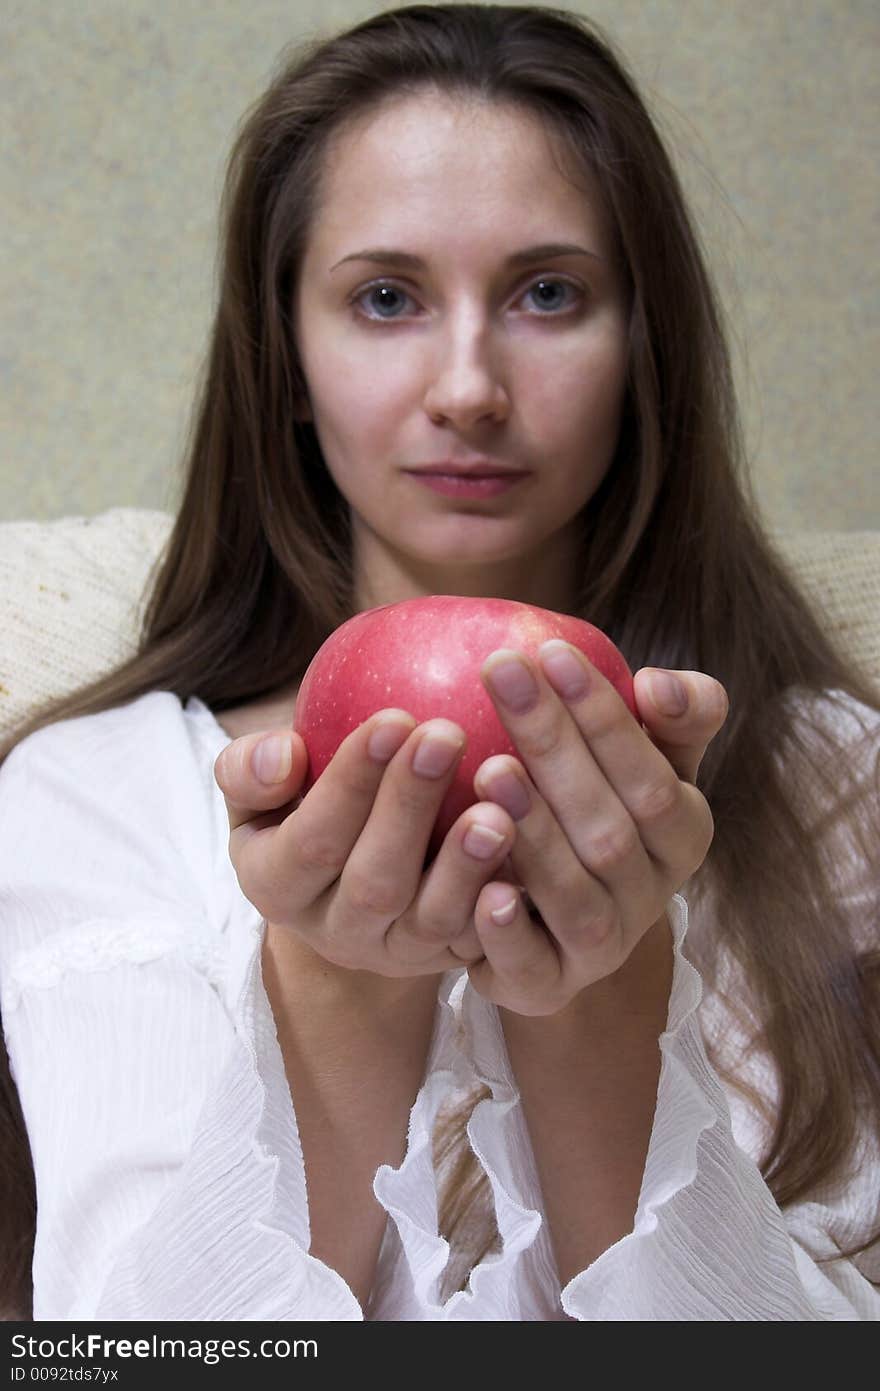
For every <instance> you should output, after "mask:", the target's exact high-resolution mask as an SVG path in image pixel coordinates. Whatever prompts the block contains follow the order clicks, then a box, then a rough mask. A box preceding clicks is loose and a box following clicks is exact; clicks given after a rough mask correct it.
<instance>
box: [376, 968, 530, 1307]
mask: <svg viewBox="0 0 880 1391" xmlns="http://www.w3.org/2000/svg"><path fill="white" fill-rule="evenodd" d="M473 994H474V992H473V990H471V989H470V987H469V985H468V980H467V976H466V974H465V973H463V972H459V973H455V972H450V973H449V974H448V975H447V976H445V977H444V978H443V982H442V984H441V987H440V993H439V1000H438V1004H439V1010H438V1016H437V1023H436V1027H435V1034H434V1040H433V1044H432V1050H431V1054H430V1056H429V1063H428V1069H427V1074H426V1080H425V1083H424V1085H423V1087H422V1089H421V1091H420V1093H419V1096H418V1098H417V1099H416V1103H415V1106H414V1107H413V1111H412V1116H411V1121H410V1129H409V1144H408V1149H407V1154H406V1156H405V1158H404V1161H403V1163H402V1164H401V1165H400V1167H399V1168H397V1169H392V1168H391V1167H389V1166H388V1165H383V1166H382V1167H381V1168H380V1169H379V1171H378V1173H377V1175H376V1179H375V1183H374V1192H375V1195H376V1197H377V1199H378V1200H379V1202H380V1203H381V1204H382V1206H383V1207H385V1208H386V1209H387V1211H388V1212H389V1214H390V1216H391V1218H392V1220H393V1221H394V1223H395V1225H396V1227H397V1231H398V1235H399V1237H400V1243H401V1246H402V1248H403V1253H404V1256H405V1259H406V1261H407V1264H408V1266H409V1271H410V1276H411V1279H412V1284H413V1291H414V1295H415V1298H416V1300H417V1301H418V1304H419V1308H420V1315H421V1317H422V1318H425V1319H442V1320H447V1319H448V1320H471V1319H504V1318H518V1317H521V1315H520V1314H519V1312H518V1311H519V1291H518V1281H517V1279H516V1278H515V1268H516V1265H517V1262H518V1260H519V1256H520V1253H521V1252H522V1251H524V1250H525V1249H526V1248H527V1247H529V1246H531V1245H532V1243H533V1242H534V1240H535V1236H536V1234H537V1232H538V1230H539V1228H540V1226H541V1215H540V1212H539V1211H538V1210H537V1209H536V1207H535V1206H533V1205H530V1204H528V1203H522V1202H520V1201H518V1200H517V1198H516V1197H515V1196H514V1195H513V1192H512V1189H513V1187H514V1186H515V1185H514V1184H512V1183H510V1181H509V1179H508V1176H507V1175H506V1174H505V1167H506V1166H505V1162H504V1157H503V1156H504V1150H503V1147H504V1146H505V1145H506V1144H508V1143H510V1142H509V1140H508V1139H507V1132H508V1131H509V1129H510V1128H511V1127H513V1128H516V1127H517V1126H518V1124H519V1123H520V1122H521V1116H520V1115H518V1114H517V1112H518V1097H517V1094H516V1092H515V1089H513V1088H512V1087H511V1086H510V1085H509V1083H507V1082H499V1081H491V1082H490V1080H489V1078H488V1077H484V1076H482V1075H481V1074H480V1071H479V1069H478V1068H476V1067H475V1066H474V1056H475V1054H474V1049H473V1037H472V1035H473V1029H474V1020H473V1019H472V1018H471V1016H470V1012H469V1010H468V1008H467V1005H466V1003H465V1002H466V1001H467V1000H468V999H469V997H470V996H472V995H473ZM483 1003H484V1004H485V1002H483ZM486 1008H487V1009H488V1010H489V1011H491V1013H492V1014H494V1015H495V1016H496V1019H497V1011H495V1010H494V1007H493V1006H491V1005H487V1006H486ZM483 1027H484V1023H483V1021H477V1032H481V1031H482V1029H483ZM490 1027H491V1020H490ZM479 1051H480V1050H479V1049H478V1050H477V1052H478V1053H479ZM481 1082H486V1083H488V1084H489V1085H490V1087H491V1090H492V1096H491V1098H487V1099H486V1100H483V1101H480V1102H478V1103H477V1105H476V1106H475V1108H474V1111H473V1113H472V1115H471V1118H470V1120H469V1122H468V1127H467V1133H468V1138H469V1140H470V1143H471V1146H472V1148H473V1150H474V1152H475V1154H476V1156H477V1159H478V1161H479V1162H480V1163H481V1164H482V1166H483V1168H484V1170H485V1172H486V1175H487V1177H488V1179H489V1183H490V1186H491V1190H492V1196H493V1200H494V1204H495V1214H496V1221H497V1223H498V1229H499V1233H500V1235H501V1239H502V1249H501V1251H500V1252H498V1253H495V1254H491V1255H488V1256H486V1257H485V1258H484V1259H483V1260H481V1261H480V1262H479V1263H478V1264H477V1265H475V1266H474V1268H473V1269H472V1271H471V1273H470V1278H469V1281H468V1285H467V1287H466V1288H465V1289H463V1290H457V1291H455V1293H453V1294H452V1295H450V1296H449V1298H448V1299H446V1300H442V1299H441V1298H440V1295H439V1292H438V1281H439V1277H440V1276H441V1275H442V1273H443V1270H444V1269H445V1267H446V1264H447V1261H448V1260H449V1257H450V1248H449V1243H448V1242H447V1241H446V1240H445V1238H444V1237H442V1236H441V1235H440V1232H439V1230H438V1210H437V1183H436V1175H435V1169H434V1162H433V1145H432V1137H433V1133H434V1129H435V1126H436V1123H437V1117H438V1113H439V1111H440V1109H441V1106H443V1105H444V1104H446V1103H448V1101H449V1098H450V1093H451V1092H456V1091H457V1092H459V1093H460V1094H464V1093H465V1092H471V1091H473V1090H474V1088H475V1087H476V1086H478V1085H479V1084H480V1083H481ZM499 1146H501V1147H502V1148H500V1149H499V1148H498V1147H499Z"/></svg>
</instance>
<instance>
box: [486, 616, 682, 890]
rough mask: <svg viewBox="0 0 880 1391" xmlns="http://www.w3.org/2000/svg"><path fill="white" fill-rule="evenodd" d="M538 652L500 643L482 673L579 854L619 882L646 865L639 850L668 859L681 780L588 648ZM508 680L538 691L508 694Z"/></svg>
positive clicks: (677, 828)
mask: <svg viewBox="0 0 880 1391" xmlns="http://www.w3.org/2000/svg"><path fill="white" fill-rule="evenodd" d="M539 655H540V663H532V662H530V661H529V660H528V658H526V657H524V656H523V655H522V654H521V653H515V652H513V651H506V650H503V649H502V650H499V651H497V652H495V653H492V654H491V655H490V657H489V658H488V659H487V661H486V663H485V664H484V667H483V674H484V676H485V678H486V681H487V685H488V687H489V690H490V693H492V695H493V700H494V702H495V706H496V709H497V711H498V715H499V718H500V719H501V721H502V723H503V724H504V726H505V728H506V729H507V731H508V733H509V734H510V737H511V739H512V741H513V743H514V744H515V746H516V749H517V752H518V753H519V755H520V757H521V758H522V761H523V763H524V764H525V766H526V768H527V770H528V773H529V775H530V777H531V779H532V781H533V783H534V784H535V786H536V787H537V789H538V791H539V792H540V793H541V795H542V796H543V798H544V800H545V801H546V802H547V804H548V806H549V807H550V808H551V810H552V813H553V815H554V816H555V817H556V819H557V820H558V822H559V824H560V826H561V827H562V829H563V831H564V832H565V834H566V835H567V836H568V839H569V840H570V842H571V845H572V847H573V848H574V851H575V853H576V854H577V857H578V859H579V860H580V861H581V863H582V864H583V865H585V866H586V867H587V869H588V870H589V871H590V872H591V873H593V874H595V875H596V876H597V877H598V878H599V879H600V880H601V881H602V883H603V884H606V885H608V886H609V887H611V888H615V887H616V886H617V885H619V884H621V883H623V884H625V883H626V882H627V881H628V880H629V879H631V878H632V877H633V876H635V875H638V874H640V873H643V872H644V871H645V870H646V869H647V868H648V866H647V864H646V863H645V861H644V860H643V859H640V856H642V855H645V854H649V855H651V856H652V857H655V858H658V859H662V860H664V861H665V860H666V859H667V857H668V856H669V854H670V850H672V852H673V853H674V847H675V845H676V843H677V842H676V838H677V837H680V835H681V834H682V831H683V829H686V828H687V818H686V808H685V804H684V797H683V796H682V791H681V786H682V785H681V783H680V781H679V779H678V778H677V777H676V775H675V772H674V771H673V769H672V768H671V767H670V765H669V762H668V760H667V759H666V758H664V756H663V754H662V753H660V751H659V750H658V749H657V748H656V747H655V745H654V744H653V742H652V740H651V738H650V736H649V735H648V734H647V733H646V732H645V731H644V730H643V729H642V728H641V726H640V724H639V723H638V721H637V720H635V719H633V717H632V714H631V713H630V711H629V709H628V708H627V706H626V705H625V703H624V701H623V700H622V699H621V697H620V695H619V694H618V692H617V691H616V690H615V689H614V687H613V686H612V685H611V683H610V682H609V681H607V680H606V679H605V677H604V676H603V675H602V674H601V672H599V671H598V670H597V669H596V668H595V667H594V666H592V664H591V663H589V662H588V661H587V660H586V658H585V657H584V656H583V654H582V653H580V652H579V651H577V649H575V648H572V647H571V646H570V645H569V644H568V643H564V642H561V641H559V640H554V641H552V642H550V643H546V644H545V645H544V647H543V648H542V649H541V653H540V654H539ZM499 677H500V681H499ZM512 678H515V682H516V686H515V687H514V679H512ZM549 678H552V681H553V683H554V685H555V689H554V685H551V683H550V679H549ZM508 683H509V688H508V689H510V690H514V693H515V694H517V693H519V694H520V695H524V694H525V690H526V683H529V685H530V688H531V692H532V695H531V698H530V699H529V700H528V701H526V700H524V699H522V700H519V701H516V702H513V703H511V702H509V700H508V701H506V700H505V689H506V688H507V687H508ZM517 705H518V706H519V708H517ZM480 795H482V796H487V795H489V794H488V793H487V792H485V791H484V792H481V794H480Z"/></svg>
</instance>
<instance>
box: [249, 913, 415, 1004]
mask: <svg viewBox="0 0 880 1391" xmlns="http://www.w3.org/2000/svg"><path fill="white" fill-rule="evenodd" d="M263 973H264V977H266V978H271V979H272V980H273V981H274V982H275V988H276V995H277V996H278V997H279V998H280V999H282V1000H283V1001H284V1003H285V1005H287V1006H288V1007H290V1006H292V1005H293V1004H294V1003H298V1004H299V1006H300V1007H303V1006H304V1005H307V1006H308V1007H309V1008H310V1009H332V1010H335V1009H339V1010H344V1011H345V1012H346V1013H347V1014H351V1013H352V1012H354V1013H363V1012H367V1013H372V1014H375V1013H377V1012H378V1011H380V1010H390V1009H394V1010H400V1009H404V1008H406V1007H407V1006H408V1005H413V1006H415V1007H418V1005H419V1003H420V1002H421V1003H423V1004H424V1005H425V1007H427V1004H428V1003H429V1002H430V1005H431V1008H433V1004H434V1002H435V1000H436V997H437V990H438V986H439V982H440V979H441V975H440V974H438V973H435V974H432V975H423V976H406V977H399V976H381V975H378V974H377V973H376V972H373V971H364V970H352V969H351V968H349V967H347V966H338V965H336V963H335V962H332V961H328V960H327V958H326V957H324V956H321V955H320V953H319V952H316V951H315V950H314V949H313V948H312V947H310V946H309V944H308V943H307V942H305V941H303V939H302V938H301V937H298V936H297V934H296V933H295V932H292V931H291V930H290V929H289V928H286V927H283V926H279V925H278V924H276V923H270V922H267V923H266V930H265V935H264V938H263Z"/></svg>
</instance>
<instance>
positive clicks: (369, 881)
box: [344, 872, 400, 918]
mask: <svg viewBox="0 0 880 1391" xmlns="http://www.w3.org/2000/svg"><path fill="white" fill-rule="evenodd" d="M344 891H345V902H346V906H347V909H348V913H349V915H350V916H352V917H354V918H362V917H368V918H394V917H396V916H397V913H398V911H399V909H400V902H399V891H398V889H397V886H396V885H395V883H394V881H393V880H391V879H389V880H384V879H382V878H379V877H378V876H377V875H376V874H375V872H374V873H373V874H369V875H367V874H361V873H357V872H356V873H354V874H352V875H350V876H349V878H348V879H346V880H345V883H344Z"/></svg>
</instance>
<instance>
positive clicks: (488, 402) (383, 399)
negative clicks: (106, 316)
mask: <svg viewBox="0 0 880 1391" xmlns="http://www.w3.org/2000/svg"><path fill="white" fill-rule="evenodd" d="M579 182H580V183H581V184H582V185H583V180H582V179H581V180H580V181H579ZM560 248H562V249H560ZM295 323H296V333H297V343H298V346H299V351H300V359H301V363H302V367H303V371H304V374H305V379H306V384H307V388H308V397H309V417H308V418H309V419H311V421H312V423H313V424H314V427H315V431H316V434H317V437H318V440H319V443H320V445H321V450H322V453H323V456H324V459H325V461H326V464H327V468H328V469H329V471H330V473H331V475H332V477H333V479H334V481H335V483H336V485H337V487H338V488H339V490H340V492H341V493H342V494H343V495H344V497H345V498H346V499H347V501H348V503H349V505H350V508H351V514H352V525H353V537H354V546H355V566H356V577H357V582H358V598H359V600H360V603H361V606H369V605H371V604H374V603H375V604H378V603H385V602H388V601H390V600H393V599H398V598H406V597H409V596H411V595H414V594H419V593H465V594H496V595H503V596H507V597H510V598H520V599H524V600H527V601H530V602H533V603H543V604H545V605H546V606H548V607H557V608H564V607H566V605H567V604H568V603H569V602H570V598H571V594H572V590H573V585H574V583H575V577H576V575H577V573H578V562H577V557H576V553H575V547H574V541H575V526H574V519H575V518H576V517H577V514H578V513H579V512H580V511H581V509H582V508H583V506H584V504H585V503H586V502H587V501H588V499H589V498H590V497H591V496H592V494H593V493H594V492H595V490H596V488H597V486H598V484H599V483H600V482H601V480H602V478H603V476H604V474H605V472H606V470H607V468H608V466H609V464H610V462H611V459H612V456H613V453H614V449H615V444H616V441H617V436H618V429H619V421H620V412H621V404H622V398H623V393H624V383H625V377H626V368H627V313H626V305H625V297H624V292H623V290H622V287H621V285H620V283H619V279H618V276H617V274H616V272H615V269H614V266H613V264H612V261H611V257H610V247H609V244H608V235H607V231H606V228H605V223H604V218H603V216H602V212H601V208H600V205H599V201H598V198H597V197H596V196H595V195H594V194H593V193H592V191H591V190H590V189H587V191H585V189H584V187H583V186H581V187H578V186H576V185H575V184H574V183H572V182H571V181H569V180H568V179H566V178H565V177H563V175H562V174H561V173H560V171H559V169H558V168H557V161H556V159H555V158H554V153H553V149H552V147H551V145H550V143H549V140H548V137H547V135H546V134H545V132H544V130H543V128H542V126H541V124H540V123H539V121H538V120H537V118H535V117H533V116H531V115H530V114H528V113H524V112H522V111H520V110H518V109H517V108H516V107H512V106H507V105H505V106H502V105H498V104H487V103H477V102H463V101H461V100H456V99H453V98H450V97H449V96H444V95H442V94H439V93H438V94H434V93H424V94H419V95H415V96H407V97H401V98H399V99H396V100H395V101H393V102H392V103H390V104H389V105H387V106H386V107H384V108H383V109H382V110H381V111H380V112H378V113H373V114H372V115H370V116H367V117H364V118H362V119H361V120H360V121H359V122H357V123H355V124H353V125H351V126H350V127H348V128H347V129H346V130H345V132H344V133H341V134H340V135H339V136H338V137H337V139H336V141H335V142H334V144H333V147H332V150H331V153H330V155H329V157H328V159H327V161H326V166H325V170H324V175H323V181H322V188H321V194H320V198H319V206H318V210H317V216H316V218H315V221H314V224H313V226H312V229H311V234H310V237H309V241H308V245H307V247H306V252H305V256H304V258H303V264H302V268H301V274H300V278H299V282H298V286H297V295H296V304H295ZM444 464H445V465H446V467H447V468H448V469H453V468H454V467H455V466H456V465H458V466H466V467H471V466H473V468H474V469H476V471H477V472H478V473H483V474H485V473H493V472H494V473H496V474H498V473H502V472H503V471H505V470H506V471H513V472H508V473H507V477H506V478H502V480H501V482H498V481H497V480H496V481H495V482H494V483H493V482H489V481H485V480H484V482H483V483H477V482H476V481H475V480H474V478H471V479H470V480H469V481H468V480H465V481H463V482H462V481H461V480H459V481H458V482H456V481H455V479H452V480H450V479H448V478H447V479H445V480H444V479H440V480H438V479H437V478H436V477H435V478H434V479H433V482H432V484H431V485H429V484H428V482H426V481H425V480H426V475H425V474H424V473H420V472H419V471H420V470H424V469H426V468H431V469H437V468H440V469H442V467H443V465H444Z"/></svg>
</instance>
